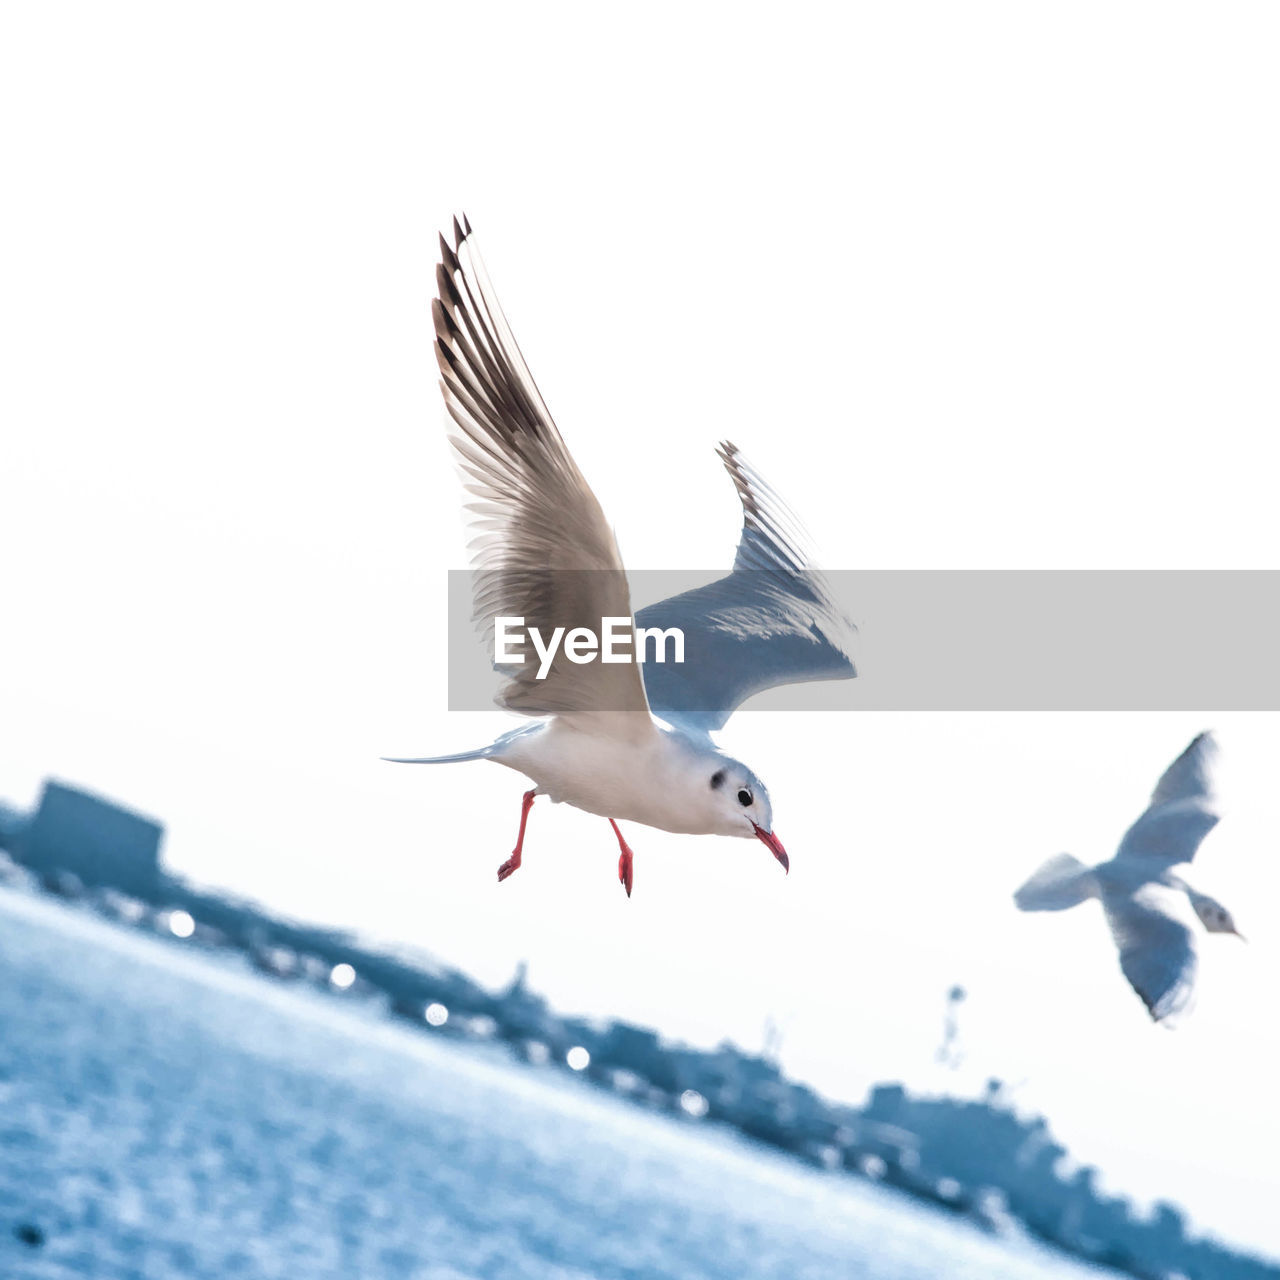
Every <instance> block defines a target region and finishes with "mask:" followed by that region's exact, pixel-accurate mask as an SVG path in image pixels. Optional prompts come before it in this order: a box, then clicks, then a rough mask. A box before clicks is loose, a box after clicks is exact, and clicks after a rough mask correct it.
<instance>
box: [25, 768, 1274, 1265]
mask: <svg viewBox="0 0 1280 1280" xmlns="http://www.w3.org/2000/svg"><path fill="white" fill-rule="evenodd" d="M162 838H163V827H162V825H161V824H160V823H158V822H155V821H154V820H152V819H149V818H145V817H143V816H142V815H139V814H135V813H132V812H130V811H129V810H127V809H124V808H122V807H121V806H119V805H117V804H115V803H114V802H112V801H109V800H105V799H103V798H101V797H98V796H94V795H92V794H90V793H88V792H85V791H82V790H80V789H79V788H76V787H71V786H68V785H66V784H63V783H57V782H50V783H48V784H47V785H46V787H45V790H44V793H43V795H42V797H41V801H40V803H39V805H38V807H37V808H36V810H35V811H34V812H32V813H31V814H21V813H19V812H17V811H15V810H13V809H8V808H5V807H3V806H0V884H6V885H8V886H9V887H10V888H13V889H16V890H19V891H24V892H28V893H42V894H50V895H54V896H56V897H58V898H60V899H62V900H64V901H68V902H72V903H75V904H77V905H78V906H81V907H84V908H86V909H89V910H91V911H93V912H94V913H95V914H97V915H99V916H101V917H104V918H107V919H109V920H111V921H113V922H115V923H116V924H118V925H120V926H122V927H128V928H134V929H139V930H144V931H148V932H151V933H154V934H157V935H160V936H162V937H164V938H166V939H168V940H169V941H170V942H171V943H173V944H174V945H182V946H187V947H197V948H203V949H209V950H221V951H230V952H234V953H238V954H240V955H242V956H243V957H244V958H245V959H246V960H247V961H248V963H249V964H251V965H252V966H253V967H254V968H256V969H258V970H259V971H261V972H262V973H264V974H266V975H268V976H270V977H271V978H274V979H276V980H279V981H282V982H283V981H287V982H297V983H302V984H306V985H308V986H310V987H313V988H317V989H321V990H325V991H328V992H330V993H331V994H332V995H333V996H334V997H335V998H342V999H345V1000H358V1001H362V1002H366V1003H368V1004H371V1005H374V1006H377V1007H379V1008H381V1009H382V1010H383V1011H384V1012H385V1013H386V1015H387V1016H389V1017H392V1018H396V1019H399V1020H402V1021H404V1022H407V1023H410V1024H412V1025H414V1026H416V1027H417V1028H419V1029H420V1030H421V1031H422V1032H423V1033H424V1034H429V1035H441V1036H449V1037H458V1038H464V1039H467V1040H471V1041H488V1042H493V1043H496V1044H501V1045H505V1046H506V1047H507V1048H508V1049H509V1051H510V1053H511V1054H512V1055H513V1056H514V1057H516V1058H517V1059H519V1060H520V1061H522V1062H525V1063H528V1064H531V1065H534V1066H545V1067H556V1068H560V1069H562V1070H564V1071H565V1072H567V1073H569V1074H570V1075H574V1076H578V1077H580V1078H582V1079H583V1080H584V1081H587V1082H589V1083H591V1084H592V1085H594V1086H595V1087H597V1088H601V1089H604V1090H607V1091H609V1092H610V1093H612V1094H614V1095H617V1096H619V1097H622V1098H625V1099H627V1100H629V1101H631V1102H633V1103H635V1104H637V1105H639V1106H643V1107H646V1108H649V1109H652V1110H657V1111H663V1112H667V1113H670V1114H673V1115H675V1116H678V1117H681V1118H683V1119H684V1120H686V1121H688V1122H708V1121H714V1122H720V1123H722V1124H725V1125H727V1126H730V1127H731V1128H733V1129H734V1130H736V1131H738V1132H740V1133H742V1134H745V1135H746V1136H748V1137H750V1138H752V1139H755V1140H757V1141H759V1142H761V1143H763V1144H765V1145H767V1146H769V1147H771V1148H774V1149H776V1150H779V1151H782V1152H785V1153H789V1154H790V1155H792V1156H794V1157H796V1158H798V1159H801V1160H804V1161H806V1162H808V1163H809V1164H811V1165H815V1166H817V1167H819V1168H822V1169H826V1170H831V1171H841V1172H844V1173H846V1174H848V1175H851V1176H854V1177H858V1178H862V1179H866V1180H870V1181H874V1182H878V1183H883V1184H885V1185H887V1186H890V1187H893V1188H895V1189H896V1190H898V1191H900V1192H902V1193H904V1194H906V1195H908V1196H911V1197H913V1198H914V1199H916V1200H917V1201H921V1202H925V1203H928V1204H931V1205H933V1206H934V1207H936V1208H938V1209H941V1210H944V1211H946V1212H948V1213H950V1214H952V1215H955V1216H956V1217H958V1218H961V1219H963V1220H965V1221H968V1222H970V1223H972V1224H974V1225H975V1226H977V1227H979V1228H980V1229H982V1230H984V1231H988V1232H992V1233H1014V1232H1020V1231H1026V1232H1027V1233H1029V1234H1030V1235H1032V1236H1033V1237H1035V1238H1037V1239H1039V1240H1041V1241H1044V1242H1046V1243H1048V1244H1050V1245H1052V1246H1054V1247H1056V1248H1058V1249H1060V1250H1062V1251H1064V1252H1065V1253H1067V1254H1069V1255H1071V1256H1074V1257H1077V1258H1080V1259H1083V1260H1086V1261H1089V1262H1093V1263H1097V1264H1100V1265H1104V1266H1108V1267H1111V1268H1113V1269H1115V1270H1119V1271H1124V1272H1127V1273H1128V1274H1130V1275H1132V1276H1135V1277H1138V1278H1139V1280H1175V1278H1177V1277H1187V1278H1188V1280H1197V1278H1199V1277H1204V1278H1205V1280H1208V1278H1209V1277H1212V1278H1213V1280H1260V1278H1261V1277H1264V1276H1266V1277H1276V1276H1280V1269H1277V1268H1276V1267H1275V1266H1274V1265H1273V1264H1270V1263H1267V1262H1263V1261H1262V1260H1261V1259H1259V1258H1256V1257H1253V1256H1251V1255H1248V1254H1246V1253H1243V1252H1239V1251H1234V1250H1231V1249H1229V1248H1228V1247H1227V1246H1225V1245H1222V1244H1220V1243H1218V1242H1217V1241H1214V1240H1212V1239H1207V1238H1203V1237H1194V1236H1192V1235H1191V1234H1190V1233H1189V1231H1188V1225H1187V1221H1186V1218H1185V1215H1184V1214H1183V1213H1182V1211H1181V1210H1180V1209H1178V1208H1177V1207H1175V1206H1173V1205H1171V1204H1167V1203H1161V1204H1158V1205H1157V1206H1156V1209H1155V1212H1154V1214H1153V1215H1152V1216H1150V1217H1143V1216H1139V1215H1138V1214H1137V1213H1136V1212H1135V1211H1134V1209H1133V1206H1132V1205H1131V1204H1130V1203H1129V1201H1128V1200H1126V1199H1124V1198H1108V1197H1104V1196H1102V1195H1101V1193H1100V1192H1099V1190H1098V1187H1097V1176H1096V1171H1094V1170H1093V1169H1089V1168H1083V1169H1081V1168H1076V1169H1074V1171H1072V1172H1070V1173H1064V1170H1067V1169H1068V1168H1069V1166H1070V1164H1071V1162H1070V1159H1069V1156H1068V1153H1067V1151H1066V1150H1065V1148H1063V1147H1062V1146H1061V1145H1060V1144H1058V1143H1057V1142H1055V1141H1054V1139H1053V1136H1052V1133H1051V1132H1050V1129H1049V1126H1048V1123H1047V1121H1046V1120H1045V1119H1044V1118H1043V1117H1039V1116H1034V1117H1027V1116H1022V1115H1019V1114H1017V1113H1016V1112H1015V1111H1014V1110H1013V1109H1012V1108H1010V1107H1009V1106H1008V1105H1006V1102H1005V1099H1004V1097H1003V1095H1002V1087H1001V1085H1000V1082H998V1081H991V1082H990V1083H989V1086H988V1089H987V1092H986V1095H985V1096H984V1097H982V1098H980V1099H973V1100H963V1099H955V1098H949V1097H919V1096H913V1095H911V1094H910V1093H908V1092H907V1091H906V1090H905V1089H904V1088H903V1087H902V1086H901V1085H897V1084H882V1085H878V1086H876V1087H875V1088H874V1089H873V1090H872V1092H871V1095H870V1098H869V1100H868V1102H867V1104H866V1105H865V1106H863V1107H853V1106H849V1105H840V1104H835V1103H832V1102H830V1101H828V1100H827V1099H825V1098H823V1097H821V1096H820V1095H819V1094H817V1093H816V1092H815V1091H814V1090H812V1089H811V1088H809V1087H808V1086H807V1085H804V1084H802V1083H800V1082H796V1081H793V1080H790V1079H788V1078H787V1077H786V1076H785V1075H784V1074H783V1072H782V1071H781V1069H780V1067H779V1065H778V1064H777V1062H776V1061H774V1060H772V1059H771V1058H769V1057H767V1056H763V1055H751V1054H747V1053H745V1052H743V1051H742V1050H740V1049H738V1048H737V1047H735V1046H733V1045H731V1044H728V1043H726V1044H722V1045H721V1046H719V1048H717V1049H715V1050H710V1051H706V1050H700V1049H694V1048H691V1047H688V1046H685V1045H680V1044H673V1043H669V1042H667V1041H665V1040H664V1039H663V1038H662V1037H661V1036H660V1035H659V1033H658V1032H656V1031H654V1030H651V1029H648V1028H644V1027H637V1026H633V1025H631V1024H628V1023H624V1022H618V1021H597V1020H588V1019H581V1018H574V1017H569V1016H565V1015H562V1014H560V1013H558V1012H556V1011H554V1010H552V1009H551V1008H550V1007H549V1006H548V1004H547V1002H546V1000H545V999H544V998H543V997H541V996H540V995H538V994H537V993H536V992H535V991H533V990H532V989H531V988H530V987H529V985H528V983H527V980H526V975H525V973H524V971H523V967H522V968H521V970H520V971H519V972H518V973H517V974H516V976H515V978H514V979H513V981H512V982H511V983H510V985H509V986H508V987H507V988H506V989H505V990H503V991H500V992H491V991H488V990H486V989H485V988H483V987H482V986H480V985H479V984H478V983H476V982H475V981H473V980H472V979H471V978H469V977H468V976H467V975H466V974H464V973H462V972H460V971H458V970H456V969H453V968H450V967H448V966H446V965H444V964H442V963H441V962H440V961H438V960H437V959H435V958H434V957H432V956H430V955H428V954H426V953H424V952H420V951H417V950H415V949H411V948H389V947H379V946H372V945H368V944H366V943H363V942H361V941H360V940H359V939H358V938H356V937H354V936H353V935H351V934H348V933H345V932H343V931H341V930H335V929H327V928H322V927H318V926H315V925H310V924H306V923H302V922H298V921H293V920H288V919H285V918H282V917H279V916H276V915H273V914H271V913H269V912H267V911H266V910H264V909H263V908H261V907H260V906H258V905H257V904H255V903H252V902H249V901H244V900H239V899H235V898H232V897H228V896H226V895H223V894H219V893H216V892H213V891H209V890H204V889H199V888H196V887H194V886H192V885H190V884H188V883H186V882H185V881H183V880H181V879H179V878H176V877H173V876H171V875H169V874H167V873H166V872H165V871H164V869H163V866H162V864H161V859H160V848H161V843H162Z"/></svg>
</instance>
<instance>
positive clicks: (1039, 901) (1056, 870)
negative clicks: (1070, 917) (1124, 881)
mask: <svg viewBox="0 0 1280 1280" xmlns="http://www.w3.org/2000/svg"><path fill="white" fill-rule="evenodd" d="M1097 896H1098V884H1097V881H1096V880H1095V878H1094V875H1093V872H1092V871H1091V870H1090V869H1089V868H1088V867H1086V866H1085V865H1084V863H1083V862H1081V861H1080V860H1079V859H1078V858H1073V857H1072V856H1071V855H1070V854H1069V853H1059V854H1057V855H1056V856H1055V857H1052V858H1050V859H1049V861H1048V862H1046V863H1045V864H1044V865H1043V866H1042V867H1041V868H1040V869H1039V870H1038V871H1036V872H1035V874H1034V875H1033V876H1032V877H1031V879H1030V880H1028V881H1027V882H1026V884H1024V885H1023V886H1022V888H1021V889H1019V890H1018V892H1017V893H1015V894H1014V895H1013V901H1014V903H1015V904H1016V905H1017V907H1018V909H1019V910H1020V911H1066V910H1067V909H1068V908H1069V907H1074V906H1076V905H1077V904H1079V903H1081V902H1085V901H1087V900H1088V899H1089V898H1096V897H1097Z"/></svg>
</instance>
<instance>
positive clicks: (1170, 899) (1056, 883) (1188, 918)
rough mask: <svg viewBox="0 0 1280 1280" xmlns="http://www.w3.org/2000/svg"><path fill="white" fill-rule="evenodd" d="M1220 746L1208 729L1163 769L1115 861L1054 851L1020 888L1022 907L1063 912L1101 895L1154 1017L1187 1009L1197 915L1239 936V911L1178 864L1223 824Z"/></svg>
mask: <svg viewBox="0 0 1280 1280" xmlns="http://www.w3.org/2000/svg"><path fill="white" fill-rule="evenodd" d="M1217 753H1218V748H1217V743H1216V742H1215V741H1214V739H1213V735H1212V734H1210V733H1202V734H1200V735H1199V736H1198V737H1196V738H1195V739H1193V740H1192V742H1191V745H1190V746H1188V747H1187V749H1186V750H1185V751H1184V752H1183V753H1182V754H1181V755H1180V756H1179V757H1178V758H1177V759H1176V760H1175V761H1174V762H1173V763H1172V764H1171V765H1170V766H1169V767H1168V769H1166V770H1165V772H1164V776H1163V777H1162V778H1161V779H1160V781H1159V782H1158V783H1157V784H1156V789H1155V791H1154V792H1153V793H1152V796H1151V803H1150V805H1148V807H1147V810H1146V812H1145V813H1144V814H1143V815H1142V816H1141V817H1140V818H1139V819H1138V820H1137V822H1135V823H1134V824H1133V826H1131V827H1130V828H1129V830H1128V831H1127V832H1125V836H1124V839H1123V840H1121V841H1120V848H1119V849H1118V850H1117V851H1116V855H1115V857H1114V858H1112V859H1111V860H1110V861H1109V862H1103V863H1100V864H1099V865H1098V866H1096V867H1086V866H1085V865H1084V864H1083V863H1082V862H1079V861H1077V860H1076V859H1075V858H1073V857H1072V856H1071V855H1070V854H1069V853H1060V854H1058V855H1057V857H1055V858H1050V859H1049V861H1048V862H1046V863H1045V864H1044V866H1042V867H1041V868H1040V869H1039V870H1038V871H1037V872H1036V873H1035V875H1033V876H1032V877H1031V879H1030V880H1028V881H1027V882H1026V884H1024V885H1023V886H1022V888H1021V889H1019V890H1018V891H1017V893H1015V894H1014V895H1013V900H1014V902H1015V903H1016V904H1017V905H1018V907H1019V908H1020V909H1021V910H1023V911H1065V910H1067V908H1069V907H1074V906H1075V905H1076V904H1077V903H1079V902H1084V901H1085V900H1086V899H1087V898H1098V899H1099V900H1100V901H1101V902H1102V909H1103V911H1104V913H1105V914H1106V917H1107V923H1108V924H1109V925H1110V926H1111V936H1112V937H1113V938H1114V939H1115V943H1116V947H1117V948H1118V949H1119V951H1120V968H1121V969H1122V970H1123V971H1124V976H1125V977H1126V978H1128V979H1129V982H1130V984H1131V985H1132V987H1133V989H1134V990H1135V991H1136V992H1137V993H1138V995H1139V996H1141V998H1142V1003H1143V1004H1145V1005H1146V1006H1147V1012H1148V1013H1150V1014H1151V1017H1152V1018H1153V1019H1154V1020H1155V1021H1156V1022H1166V1021H1169V1022H1170V1025H1171V1024H1172V1022H1173V1021H1174V1020H1176V1019H1177V1017H1178V1016H1179V1015H1181V1014H1183V1013H1186V1012H1189V1010H1190V1006H1191V999H1192V995H1193V991H1194V987H1195V978H1196V963H1197V961H1196V930H1195V927H1194V926H1195V920H1196V919H1198V920H1199V921H1200V924H1201V925H1203V926H1204V928H1205V929H1207V930H1208V931H1209V932H1210V933H1234V934H1235V935H1236V936H1237V937H1242V936H1243V935H1241V934H1240V932H1239V931H1238V930H1237V929H1236V925H1235V921H1234V920H1233V919H1232V918H1231V913H1230V912H1229V911H1228V910H1227V909H1226V907H1224V906H1223V905H1222V904H1221V903H1220V902H1217V901H1215V900H1214V899H1213V898H1211V897H1209V895H1208V894H1205V893H1199V892H1197V891H1196V890H1195V889H1193V888H1192V887H1191V886H1190V885H1189V884H1187V882H1186V881H1185V880H1183V879H1182V878H1181V877H1180V876H1177V875H1175V874H1174V872H1173V870H1172V868H1173V867H1175V866H1177V865H1178V864H1179V863H1182V862H1190V861H1191V860H1192V858H1194V857H1195V855H1196V850H1197V849H1198V848H1199V847H1200V843H1201V841H1202V840H1203V839H1204V838H1205V836H1207V835H1208V834H1209V832H1210V831H1212V830H1213V828H1214V826H1216V825H1217V822H1218V818H1219V813H1218V803H1217V799H1216V797H1215V795H1214V791H1213V782H1212V778H1211V770H1212V767H1213V763H1214V760H1215V758H1216V756H1217Z"/></svg>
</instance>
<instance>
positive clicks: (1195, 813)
mask: <svg viewBox="0 0 1280 1280" xmlns="http://www.w3.org/2000/svg"><path fill="white" fill-rule="evenodd" d="M1217 755H1218V745H1217V743H1216V742H1215V741H1214V738H1213V734H1211V733H1202V734H1199V735H1198V736H1197V737H1195V738H1194V739H1193V740H1192V742H1191V744H1190V745H1189V746H1188V747H1187V749H1186V750H1185V751H1184V752H1183V753H1182V754H1181V755H1180V756H1179V757H1178V758H1177V759H1176V760H1175V761H1174V762H1173V763H1172V764H1171V765H1170V766H1169V767H1168V768H1167V769H1166V770H1165V771H1164V774H1163V776H1162V777H1161V779H1160V781H1159V782H1158V783H1156V789H1155V791H1154V792H1152V795H1151V803H1150V805H1148V807H1147V810H1146V812H1145V813H1144V814H1143V815H1142V817H1140V818H1139V819H1138V820H1137V822H1135V823H1134V824H1133V826H1131V827H1130V828H1129V830H1128V831H1127V832H1125V836H1124V839H1123V840H1121V842H1120V848H1119V850H1118V851H1117V853H1116V857H1117V858H1143V859H1147V860H1150V861H1151V862H1152V863H1159V864H1162V865H1163V866H1173V865H1174V864H1175V863H1179V862H1190V861H1191V860H1192V858H1194V857H1195V856H1196V850H1197V849H1199V847H1200V843H1201V841H1202V840H1203V839H1204V838H1205V836H1207V835H1208V834H1209V832H1210V831H1212V830H1213V828H1214V827H1215V826H1216V825H1217V822H1218V818H1219V817H1220V814H1219V811H1218V798H1217V796H1216V795H1215V794H1214V789H1213V776H1212V775H1213V767H1214V763H1215V761H1216V759H1217Z"/></svg>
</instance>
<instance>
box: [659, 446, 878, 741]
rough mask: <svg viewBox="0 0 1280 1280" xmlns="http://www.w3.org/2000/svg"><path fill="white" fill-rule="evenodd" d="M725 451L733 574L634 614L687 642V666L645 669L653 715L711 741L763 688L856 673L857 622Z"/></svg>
mask: <svg viewBox="0 0 1280 1280" xmlns="http://www.w3.org/2000/svg"><path fill="white" fill-rule="evenodd" d="M719 453H720V460H721V461H722V462H723V463H724V465H725V469H726V470H727V471H728V472H729V475H730V477H731V478H732V479H733V483H734V485H735V487H736V488H737V490H738V497H739V499H740V500H741V502H742V517H743V519H742V538H741V540H740V541H739V543H738V554H737V557H736V558H735V560H734V562H733V571H732V572H731V573H730V574H729V575H728V577H725V578H720V579H718V580H717V581H715V582H712V583H709V584H708V585H707V586H705V587H696V588H695V589H694V590H692V591H685V592H682V593H681V594H680V595H678V596H672V597H670V599H667V600H662V601H660V602H659V603H657V604H652V605H649V606H647V607H646V608H644V609H641V610H640V611H639V612H638V613H637V614H636V626H637V627H656V628H658V629H660V630H666V629H667V628H670V627H678V628H680V630H681V631H683V632H684V635H685V660H684V662H683V663H675V664H673V663H661V664H659V663H653V662H650V663H646V664H645V668H644V682H645V688H646V690H647V691H648V695H649V705H650V706H651V707H652V708H653V711H654V714H655V715H659V716H662V717H663V718H664V719H666V720H672V721H675V722H676V723H678V724H680V725H681V726H683V727H685V728H690V729H695V730H698V731H701V732H704V733H708V732H710V731H712V730H714V729H719V728H722V727H723V725H724V723H725V721H726V720H728V719H729V717H730V716H731V715H732V714H733V712H734V710H735V708H737V707H738V706H739V705H740V704H741V703H743V702H745V701H746V700H747V699H748V698H749V697H751V695H752V694H755V693H760V692H762V691H763V690H765V689H773V688H776V687H777V686H778V685H784V684H799V683H801V682H803V681H808V680H848V679H851V678H852V677H853V676H855V675H857V671H856V670H855V669H854V665H853V661H852V659H851V658H850V656H849V650H850V647H851V645H852V637H853V632H854V626H853V623H851V622H850V621H849V620H848V618H846V617H845V615H844V613H843V611H842V610H841V608H840V606H839V604H838V603H837V602H836V600H835V598H834V596H833V595H832V593H831V589H830V586H829V585H828V583H827V582H826V580H825V579H824V578H823V577H822V575H821V574H819V573H818V572H817V571H816V570H814V569H813V568H812V567H810V566H809V564H808V563H807V557H806V555H805V554H804V552H803V551H802V550H801V549H800V543H801V539H800V537H799V535H798V533H797V531H796V529H795V527H794V520H793V518H792V517H791V515H790V513H789V512H788V511H787V509H786V507H785V506H784V505H783V503H782V502H781V501H780V500H779V499H778V497H777V495H776V494H775V493H774V492H773V490H772V489H770V488H769V486H768V485H767V484H765V482H764V481H763V480H761V479H760V477H759V476H758V475H757V474H756V472H755V471H754V469H753V468H752V467H751V466H750V464H749V463H748V462H747V461H746V459H745V458H743V457H742V455H741V454H740V453H739V452H738V450H737V448H736V447H735V446H734V445H732V444H729V443H727V442H726V443H724V444H722V445H721V446H720V449H719Z"/></svg>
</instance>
